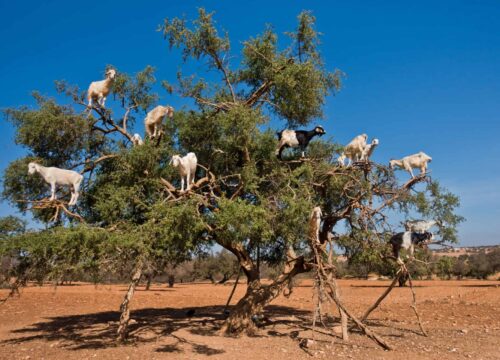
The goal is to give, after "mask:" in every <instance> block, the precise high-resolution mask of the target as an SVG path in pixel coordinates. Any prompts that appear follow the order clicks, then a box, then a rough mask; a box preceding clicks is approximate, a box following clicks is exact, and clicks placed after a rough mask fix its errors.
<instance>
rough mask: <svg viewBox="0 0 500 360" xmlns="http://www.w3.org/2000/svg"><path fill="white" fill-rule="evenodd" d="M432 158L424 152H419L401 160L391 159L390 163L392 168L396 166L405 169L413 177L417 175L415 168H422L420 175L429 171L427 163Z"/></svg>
mask: <svg viewBox="0 0 500 360" xmlns="http://www.w3.org/2000/svg"><path fill="white" fill-rule="evenodd" d="M431 161H432V158H431V157H430V156H429V155H427V154H425V153H424V152H422V151H421V152H419V153H417V154H413V155H409V156H405V157H404V158H402V159H401V160H391V161H389V165H390V167H391V169H394V168H395V167H396V166H397V167H400V168H403V169H405V170H406V171H408V172H409V173H410V175H411V177H412V178H414V177H415V175H413V171H412V169H413V168H418V169H420V175H422V174H425V172H426V171H427V163H429V162H431Z"/></svg>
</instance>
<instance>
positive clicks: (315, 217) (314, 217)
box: [309, 206, 323, 244]
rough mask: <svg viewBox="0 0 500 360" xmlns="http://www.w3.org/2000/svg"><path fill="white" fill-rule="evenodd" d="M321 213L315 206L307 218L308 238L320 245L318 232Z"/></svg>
mask: <svg viewBox="0 0 500 360" xmlns="http://www.w3.org/2000/svg"><path fill="white" fill-rule="evenodd" d="M322 215H323V213H322V212H321V208H320V207H319V206H316V207H315V208H314V209H313V210H312V212H311V216H310V217H309V238H310V239H311V241H313V242H316V243H318V244H319V243H320V240H319V230H320V226H321V216H322Z"/></svg>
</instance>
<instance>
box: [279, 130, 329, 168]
mask: <svg viewBox="0 0 500 360" xmlns="http://www.w3.org/2000/svg"><path fill="white" fill-rule="evenodd" d="M276 134H277V135H278V140H279V144H278V147H277V148H276V156H277V157H278V159H280V160H281V153H282V152H283V150H284V149H285V148H287V147H291V148H296V147H299V148H300V150H301V151H302V157H304V156H305V150H306V147H307V145H309V142H310V141H311V139H312V138H313V137H315V136H316V135H318V136H323V135H324V134H326V132H325V130H324V129H323V127H321V126H316V127H315V128H314V129H313V130H309V131H307V130H282V131H280V132H277V133H276Z"/></svg>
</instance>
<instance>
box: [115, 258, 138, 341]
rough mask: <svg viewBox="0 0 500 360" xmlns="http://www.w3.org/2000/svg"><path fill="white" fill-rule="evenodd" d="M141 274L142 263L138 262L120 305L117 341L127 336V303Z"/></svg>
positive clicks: (128, 319) (123, 339)
mask: <svg viewBox="0 0 500 360" xmlns="http://www.w3.org/2000/svg"><path fill="white" fill-rule="evenodd" d="M141 276H142V263H141V262H140V263H139V264H138V265H137V268H136V269H135V272H134V274H133V275H132V280H131V281H130V285H129V287H128V290H127V293H126V294H125V298H124V299H123V302H122V304H121V306H120V312H121V315H120V324H119V326H118V337H117V340H118V341H119V342H123V341H125V339H126V338H127V327H128V323H129V321H130V308H129V304H130V301H131V300H132V297H133V296H134V292H135V288H136V287H137V285H138V284H139V281H140V280H141Z"/></svg>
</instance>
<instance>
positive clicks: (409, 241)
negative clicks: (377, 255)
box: [389, 231, 434, 264]
mask: <svg viewBox="0 0 500 360" xmlns="http://www.w3.org/2000/svg"><path fill="white" fill-rule="evenodd" d="M433 239H434V235H433V234H432V233H431V232H428V231H425V232H424V233H417V232H412V231H405V232H400V233H397V234H395V235H393V236H392V237H391V239H390V240H389V242H390V243H391V245H392V253H393V254H394V257H395V258H396V259H397V262H398V264H403V261H402V260H401V257H400V254H399V252H400V251H401V249H406V250H408V251H409V253H410V258H413V253H414V251H415V245H425V244H427V243H429V242H431V241H432V240H433Z"/></svg>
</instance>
